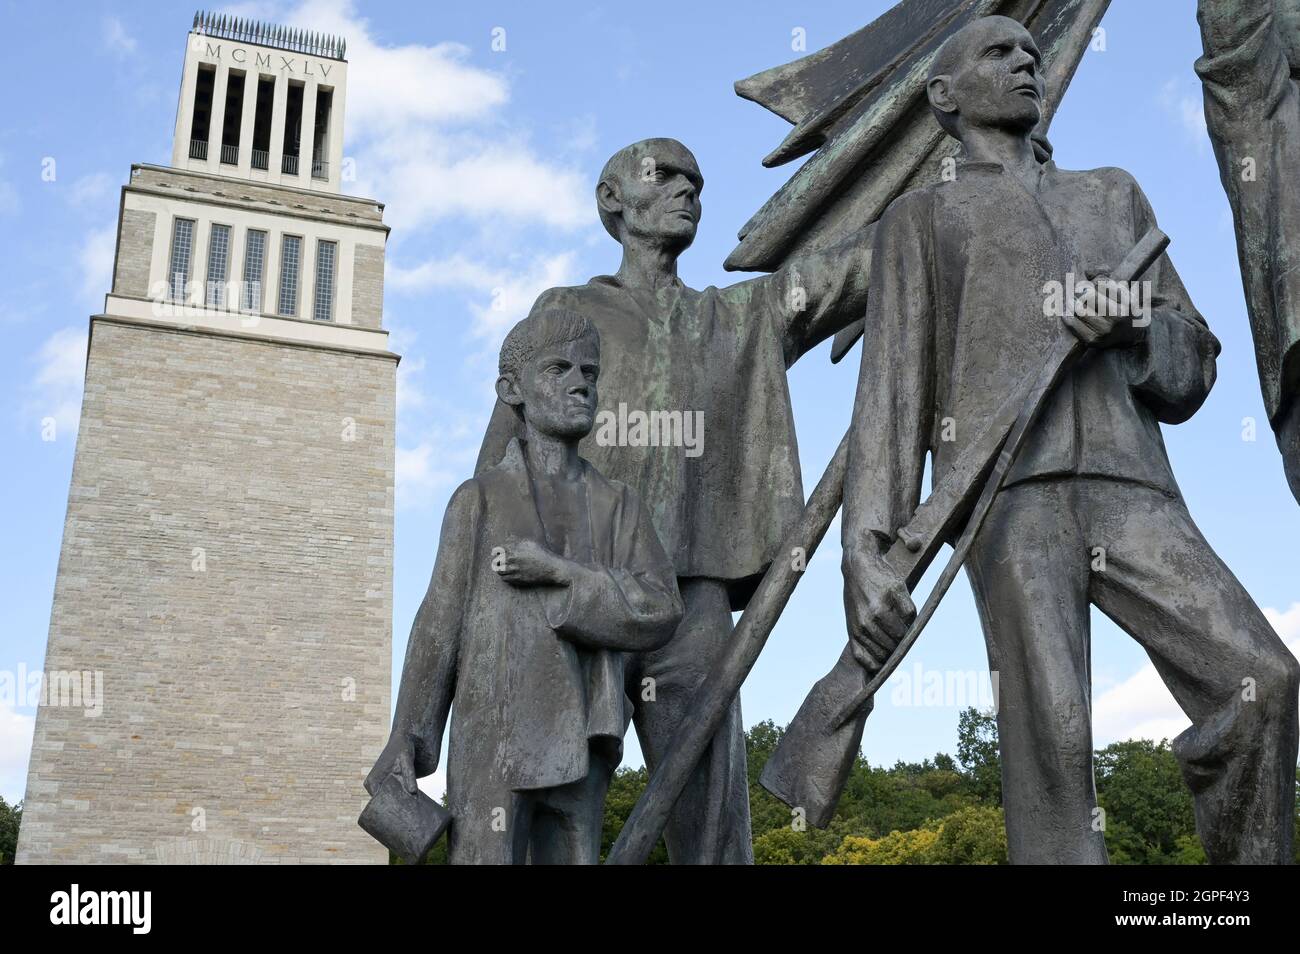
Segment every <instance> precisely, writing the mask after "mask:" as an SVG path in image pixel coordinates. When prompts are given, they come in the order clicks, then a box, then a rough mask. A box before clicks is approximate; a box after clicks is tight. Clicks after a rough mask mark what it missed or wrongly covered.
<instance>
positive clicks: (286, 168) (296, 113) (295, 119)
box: [280, 80, 303, 176]
mask: <svg viewBox="0 0 1300 954" xmlns="http://www.w3.org/2000/svg"><path fill="white" fill-rule="evenodd" d="M302 95H303V85H302V83H295V82H293V80H290V81H289V95H288V97H287V98H286V100H285V104H284V149H283V152H282V154H281V159H280V171H281V172H283V173H284V174H285V175H289V176H296V175H297V174H298V153H299V151H300V149H301V147H302Z"/></svg>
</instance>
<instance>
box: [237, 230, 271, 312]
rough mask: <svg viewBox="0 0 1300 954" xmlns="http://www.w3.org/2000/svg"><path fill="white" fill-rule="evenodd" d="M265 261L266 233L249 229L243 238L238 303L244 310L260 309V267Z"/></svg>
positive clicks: (262, 266) (263, 265)
mask: <svg viewBox="0 0 1300 954" xmlns="http://www.w3.org/2000/svg"><path fill="white" fill-rule="evenodd" d="M265 262H266V233H265V232H263V231H260V230H258V229H249V230H248V233H247V235H246V236H245V238H244V288H243V294H242V297H241V300H240V305H241V307H242V308H243V309H244V310H245V311H261V310H262V269H263V268H264V267H265Z"/></svg>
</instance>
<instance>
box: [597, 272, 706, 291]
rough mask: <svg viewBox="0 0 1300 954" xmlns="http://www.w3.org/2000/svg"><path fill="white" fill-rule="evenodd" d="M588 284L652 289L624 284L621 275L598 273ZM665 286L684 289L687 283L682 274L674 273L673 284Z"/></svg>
mask: <svg viewBox="0 0 1300 954" xmlns="http://www.w3.org/2000/svg"><path fill="white" fill-rule="evenodd" d="M588 284H591V285H612V286H613V287H615V288H622V289H623V290H625V291H642V290H644V291H649V290H650V289H639V288H631V287H629V286H627V285H625V284H623V282H622V280H620V279H619V277H618V276H617V275H597V276H596V277H595V278H593V279H591V281H590V282H588ZM664 287H665V288H676V289H682V288H685V287H686V285H685V283H684V282H682V280H681V277H680V276H678V275H674V276H673V280H672V284H671V285H666V286H664Z"/></svg>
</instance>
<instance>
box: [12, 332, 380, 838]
mask: <svg viewBox="0 0 1300 954" xmlns="http://www.w3.org/2000/svg"><path fill="white" fill-rule="evenodd" d="M395 384H396V358H395V357H394V356H393V355H390V354H383V353H370V354H366V353H361V352H348V351H344V350H336V349H330V348H324V347H318V346H313V345H305V344H287V343H284V342H275V341H269V340H259V339H257V338H253V337H239V336H232V335H224V334H218V333H213V332H211V331H204V330H194V329H190V330H186V329H184V328H160V327H156V326H154V327H149V326H145V325H143V324H134V323H132V322H130V321H127V320H122V319H114V318H105V317H102V316H101V317H99V318H96V319H93V320H92V326H91V344H90V351H89V358H88V366H87V374H86V388H85V398H84V404H83V410H82V417H81V427H80V432H79V435H78V438H77V452H76V462H75V465H74V470H73V475H72V485H71V490H70V492H69V498H68V512H67V518H66V522H65V525H64V535H63V545H62V550H61V554H60V559H59V570H58V580H57V584H56V589H55V595H54V605H53V611H52V615H51V621H50V634H49V648H48V652H47V660H46V671H47V673H48V672H51V671H67V672H79V673H102V686H103V702H102V708H101V711H100V712H99V714H98V715H94V714H92V713H91V712H90V711H89V710H88V709H87V707H86V706H85V705H82V706H75V705H44V706H42V707H41V708H40V709H39V710H38V714H37V720H36V733H35V740H34V744H33V750H32V762H31V769H30V772H29V781H28V790H27V798H26V802H25V808H24V815H23V825H22V830H21V833H20V838H19V845H18V856H17V860H18V861H19V862H20V863H22V862H83V863H84V862H91V863H93V862H143V863H147V862H156V861H178V860H180V861H183V860H205V861H215V860H228V861H235V862H240V861H259V862H281V863H286V862H374V863H382V862H384V861H386V860H387V855H386V852H385V851H384V849H382V848H381V847H380V846H379V845H377V844H376V843H375V842H374V841H373V840H372V839H371V838H370V837H369V836H368V835H367V834H366V833H365V832H363V831H362V830H361V829H360V828H358V827H357V825H356V818H357V815H358V814H359V813H360V811H361V808H362V807H363V805H364V803H365V800H366V793H365V791H364V789H363V788H362V784H361V783H362V779H363V778H364V777H365V774H366V772H367V771H368V770H369V768H370V766H371V764H372V763H373V761H374V759H375V757H376V755H377V754H378V752H379V750H380V748H381V747H382V745H383V742H384V740H385V737H386V733H387V727H388V719H389V710H390V705H389V703H390V685H389V683H390V669H391V663H392V652H391V618H392V556H393V553H392V548H393V462H394V434H393V422H394V417H395ZM92 678H93V677H92ZM52 701H53V700H52Z"/></svg>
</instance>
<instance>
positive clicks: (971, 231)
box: [844, 162, 1219, 542]
mask: <svg viewBox="0 0 1300 954" xmlns="http://www.w3.org/2000/svg"><path fill="white" fill-rule="evenodd" d="M1038 177H1039V178H1038V182H1037V187H1036V188H1029V187H1027V186H1026V185H1025V184H1024V183H1022V182H1021V180H1020V179H1018V178H1017V177H1016V176H1014V175H1012V174H1010V173H1008V172H1006V171H1005V170H1004V169H1003V168H1002V167H1001V166H1000V165H998V164H996V163H981V162H962V163H958V164H957V166H956V177H955V180H953V181H949V182H940V183H936V184H935V185H932V186H927V187H925V188H922V189H918V190H915V191H913V192H909V193H905V194H904V195H903V196H901V197H900V198H898V199H896V200H895V201H894V202H893V203H892V204H891V205H890V207H889V208H888V209H887V210H886V211H885V214H884V215H883V216H881V219H880V223H879V226H878V228H877V231H876V236H875V245H874V253H873V258H872V272H871V295H870V301H869V303H868V308H867V320H866V331H865V334H866V338H865V346H864V350H863V360H862V366H861V370H860V373H859V380H858V390H857V397H856V403H855V407H854V414H853V426H852V432H851V438H850V452H849V465H848V473H847V476H846V490H845V527H844V533H845V540H846V542H848V541H850V539H851V538H853V537H855V536H856V537H857V538H860V535H861V534H862V533H875V534H877V535H879V536H881V537H882V538H886V539H889V538H892V536H893V534H894V533H895V532H896V531H897V530H898V529H899V528H900V527H901V526H903V525H904V524H905V523H906V522H907V521H908V519H909V518H910V517H911V515H912V512H913V510H914V509H915V507H916V505H917V502H918V500H919V496H920V492H921V481H922V473H923V468H924V462H925V454H926V451H930V452H931V453H932V455H933V479H934V481H935V482H938V481H939V480H941V479H942V477H943V476H944V474H945V473H946V471H947V469H948V468H949V467H951V466H952V464H953V462H954V461H955V460H956V459H957V457H958V455H959V454H960V453H961V451H962V449H963V448H964V447H965V446H966V444H967V443H968V442H970V441H972V440H974V439H976V438H977V437H978V436H979V435H980V434H981V432H982V430H983V428H985V427H986V426H988V424H989V422H990V421H991V420H992V419H993V417H994V416H995V414H996V412H997V411H998V409H999V407H1000V406H1001V405H1002V404H1003V402H1005V401H1006V400H1007V399H1008V397H1009V396H1010V395H1012V394H1014V393H1016V392H1017V391H1018V389H1020V388H1022V387H1023V386H1024V384H1025V382H1027V381H1031V380H1033V379H1034V376H1036V375H1037V374H1038V372H1039V371H1040V369H1041V368H1042V366H1043V362H1044V359H1045V357H1046V355H1047V354H1048V352H1049V351H1050V349H1051V347H1052V344H1053V342H1055V341H1056V340H1057V339H1058V336H1059V335H1061V334H1062V330H1063V328H1062V323H1061V318H1060V309H1054V308H1053V307H1051V303H1052V302H1053V301H1054V300H1055V301H1057V302H1059V301H1060V300H1061V298H1060V296H1059V295H1057V294H1054V291H1056V290H1061V291H1063V292H1064V293H1065V295H1066V296H1068V297H1069V298H1070V299H1073V297H1074V291H1073V290H1072V288H1067V287H1064V286H1066V285H1067V283H1070V284H1072V283H1073V282H1074V281H1082V280H1083V279H1084V278H1085V277H1086V276H1087V275H1089V274H1094V273H1099V272H1100V273H1107V272H1108V271H1109V270H1110V269H1112V268H1114V267H1115V266H1116V265H1118V264H1119V262H1120V261H1121V260H1122V259H1123V258H1124V255H1125V253H1126V252H1128V251H1129V249H1130V248H1131V247H1132V246H1133V245H1134V244H1136V243H1137V241H1138V239H1139V238H1141V237H1142V235H1143V234H1144V233H1145V232H1146V231H1147V230H1148V229H1149V228H1150V227H1152V226H1154V225H1155V216H1154V214H1153V213H1152V211H1151V206H1150V204H1149V203H1148V202H1147V199H1146V197H1145V196H1144V195H1143V193H1142V190H1141V189H1140V188H1139V187H1138V185H1137V183H1136V182H1135V181H1134V180H1133V178H1132V177H1131V176H1130V175H1129V174H1128V173H1126V172H1124V171H1122V170H1120V169H1112V168H1104V169H1096V170H1091V171H1085V172H1073V171H1065V170H1062V169H1059V168H1057V167H1056V165H1055V164H1054V163H1051V162H1048V163H1046V164H1044V165H1042V166H1040V168H1039V172H1038ZM1071 276H1073V277H1071ZM1145 279H1146V280H1148V281H1150V283H1151V285H1150V289H1151V294H1150V308H1151V310H1150V324H1149V325H1148V326H1147V328H1146V334H1145V337H1144V339H1143V340H1141V341H1140V342H1138V343H1136V344H1133V345H1130V346H1125V347H1114V348H1100V349H1090V350H1089V351H1088V352H1086V353H1085V354H1084V356H1083V358H1082V359H1081V360H1080V362H1079V363H1078V364H1077V365H1076V366H1075V367H1074V369H1073V370H1072V371H1070V372H1069V374H1068V375H1067V377H1066V378H1065V379H1064V380H1062V381H1061V382H1060V384H1059V385H1058V387H1057V389H1056V391H1055V393H1054V394H1053V395H1052V396H1051V397H1050V398H1049V401H1048V404H1047V406H1046V407H1045V408H1044V411H1043V414H1042V417H1041V418H1040V419H1039V421H1038V423H1037V425H1036V427H1035V429H1034V431H1033V432H1032V433H1031V434H1030V436H1029V438H1028V441H1027V443H1026V445H1025V446H1024V447H1023V448H1022V450H1021V453H1020V456H1019V457H1018V459H1017V461H1016V463H1015V465H1014V466H1013V467H1012V470H1011V472H1010V473H1009V474H1008V478H1007V486H1014V485H1016V484H1017V483H1020V482H1023V481H1028V480H1042V479H1051V478H1059V477H1099V478H1108V479H1113V480H1121V481H1130V482H1133V483H1137V484H1142V485H1145V486H1148V487H1151V488H1154V489H1156V490H1158V491H1161V492H1163V493H1166V494H1169V495H1171V496H1172V495H1177V494H1178V488H1177V484H1176V483H1175V481H1174V476H1173V473H1172V471H1171V470H1170V467H1169V461H1168V457H1167V455H1166V453H1165V448H1164V442H1163V440H1162V438H1161V434H1160V422H1162V421H1163V422H1166V423H1179V422H1181V421H1183V420H1186V419H1187V418H1188V417H1190V416H1191V415H1192V414H1193V413H1195V411H1196V410H1197V408H1199V407H1200V405H1201V403H1202V402H1203V401H1204V400H1205V397H1206V396H1207V395H1208V393H1209V391H1210V388H1211V387H1212V386H1213V383H1214V378H1215V359H1216V357H1217V355H1218V353H1219V342H1218V340H1217V339H1216V338H1215V337H1214V335H1213V334H1211V332H1210V331H1209V329H1208V328H1207V327H1206V324H1205V321H1204V320H1203V319H1202V318H1201V316H1200V315H1199V314H1198V313H1197V311H1196V309H1195V307H1193V305H1192V302H1191V300H1190V299H1189V298H1188V295H1187V292H1186V290H1185V289H1184V287H1183V284H1182V282H1181V280H1180V279H1179V278H1178V275H1177V273H1176V272H1175V271H1174V268H1173V265H1172V264H1171V263H1170V261H1169V258H1168V256H1161V258H1160V259H1159V260H1158V261H1157V262H1156V264H1155V265H1153V266H1152V268H1151V269H1149V270H1148V272H1147V273H1146V275H1145ZM1053 283H1055V284H1053ZM1139 320H1142V319H1141V318H1139Z"/></svg>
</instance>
